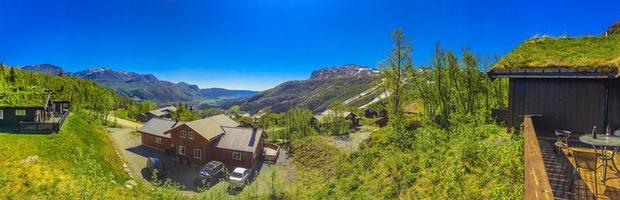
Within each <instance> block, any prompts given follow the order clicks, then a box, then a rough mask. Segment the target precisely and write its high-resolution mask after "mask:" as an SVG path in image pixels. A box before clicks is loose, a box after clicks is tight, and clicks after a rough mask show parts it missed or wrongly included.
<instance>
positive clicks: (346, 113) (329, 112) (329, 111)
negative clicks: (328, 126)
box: [314, 109, 355, 121]
mask: <svg viewBox="0 0 620 200" xmlns="http://www.w3.org/2000/svg"><path fill="white" fill-rule="evenodd" d="M335 113H336V112H335V111H334V110H332V109H327V110H325V111H323V112H321V114H319V115H315V116H314V118H316V119H317V120H319V121H321V120H323V118H325V117H327V116H329V115H335ZM351 114H353V115H355V113H353V112H349V111H342V112H340V117H344V118H346V117H348V116H349V115H351Z"/></svg>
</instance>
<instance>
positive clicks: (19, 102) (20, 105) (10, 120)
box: [0, 92, 53, 127]
mask: <svg viewBox="0 0 620 200" xmlns="http://www.w3.org/2000/svg"><path fill="white" fill-rule="evenodd" d="M52 106H53V102H52V101H51V99H50V94H48V93H43V92H3V93H0V126H10V127H17V126H19V125H20V122H44V121H46V120H47V119H48V118H49V117H50V116H49V113H48V112H47V111H48V109H50V108H51V107H52Z"/></svg>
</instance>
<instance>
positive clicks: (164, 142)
mask: <svg viewBox="0 0 620 200" xmlns="http://www.w3.org/2000/svg"><path fill="white" fill-rule="evenodd" d="M141 134H142V144H144V145H146V146H149V147H152V148H156V149H158V150H161V151H169V152H172V151H174V147H172V146H170V139H168V138H164V137H159V138H161V144H157V142H155V138H157V137H158V136H155V135H151V134H148V133H142V132H141Z"/></svg>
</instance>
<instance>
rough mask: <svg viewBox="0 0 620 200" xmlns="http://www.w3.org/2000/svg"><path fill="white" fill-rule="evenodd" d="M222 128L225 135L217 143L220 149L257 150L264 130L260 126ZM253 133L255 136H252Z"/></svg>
mask: <svg viewBox="0 0 620 200" xmlns="http://www.w3.org/2000/svg"><path fill="white" fill-rule="evenodd" d="M222 129H223V130H224V135H222V137H220V138H219V139H218V141H217V144H216V145H215V147H217V148H220V149H227V150H234V151H243V152H255V151H256V149H257V148H258V142H259V140H260V138H261V137H262V135H263V130H262V129H260V128H248V127H226V126H223V127H222ZM253 134H254V137H252V135H253Z"/></svg>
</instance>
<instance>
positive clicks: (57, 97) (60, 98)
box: [52, 92, 72, 102]
mask: <svg viewBox="0 0 620 200" xmlns="http://www.w3.org/2000/svg"><path fill="white" fill-rule="evenodd" d="M71 97H72V95H71V92H59V93H54V94H53V95H52V101H54V102H71Z"/></svg>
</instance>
